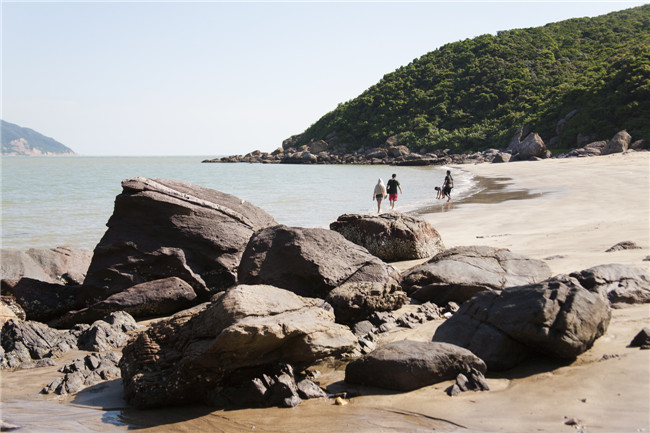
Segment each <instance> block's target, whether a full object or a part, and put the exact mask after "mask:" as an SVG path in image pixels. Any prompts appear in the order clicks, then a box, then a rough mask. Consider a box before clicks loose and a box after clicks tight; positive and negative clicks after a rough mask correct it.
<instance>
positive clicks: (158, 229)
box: [84, 177, 275, 305]
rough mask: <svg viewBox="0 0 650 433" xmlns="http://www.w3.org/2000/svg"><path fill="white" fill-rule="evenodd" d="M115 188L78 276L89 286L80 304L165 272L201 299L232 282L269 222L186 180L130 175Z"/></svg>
mask: <svg viewBox="0 0 650 433" xmlns="http://www.w3.org/2000/svg"><path fill="white" fill-rule="evenodd" d="M122 188H123V191H122V194H120V195H118V196H117V198H116V199H115V208H114V211H113V215H112V216H111V218H110V219H109V221H108V223H107V226H108V230H107V231H106V233H105V234H104V236H103V238H102V239H101V240H100V242H99V244H98V245H97V246H96V247H95V251H94V255H93V259H92V262H91V264H90V268H89V269H88V274H87V276H86V279H85V281H84V286H88V287H92V288H94V290H93V291H92V292H91V293H90V294H89V297H88V299H86V300H85V301H86V305H91V304H93V303H96V302H98V301H101V300H103V299H106V298H107V297H109V296H110V295H112V294H114V293H118V292H121V291H123V290H125V289H128V288H129V287H132V286H134V285H136V284H141V283H144V282H147V281H153V280H159V279H162V278H167V277H178V278H181V279H183V280H185V281H186V282H187V283H188V284H190V285H191V286H192V287H193V288H194V291H195V292H196V294H197V299H199V300H207V299H209V297H210V295H211V294H212V293H213V292H217V291H220V290H223V289H225V288H227V287H230V286H232V285H233V284H235V283H236V281H237V274H236V272H237V266H238V265H239V260H240V258H241V254H242V251H243V250H244V247H245V246H246V243H247V242H248V239H249V238H250V236H251V235H252V234H253V233H254V232H255V231H256V230H258V229H260V228H263V227H267V226H269V225H274V224H275V221H274V220H273V218H272V217H271V216H270V215H268V214H267V213H266V212H264V211H263V210H261V209H259V208H257V207H256V206H253V205H252V204H250V203H248V202H246V201H244V200H240V199H239V198H237V197H235V196H232V195H229V194H225V193H222V192H219V191H215V190H212V189H208V188H203V187H199V186H195V185H192V184H189V183H186V182H181V181H176V180H165V179H157V180H152V179H145V178H141V177H136V178H130V179H126V180H124V181H122Z"/></svg>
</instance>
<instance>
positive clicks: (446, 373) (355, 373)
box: [345, 340, 487, 391]
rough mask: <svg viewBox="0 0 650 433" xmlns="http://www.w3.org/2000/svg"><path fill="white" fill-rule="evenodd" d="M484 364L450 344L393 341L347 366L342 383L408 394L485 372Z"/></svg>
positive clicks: (465, 351) (469, 353)
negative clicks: (425, 387) (465, 375)
mask: <svg viewBox="0 0 650 433" xmlns="http://www.w3.org/2000/svg"><path fill="white" fill-rule="evenodd" d="M486 370H487V368H486V366H485V363H484V362H483V361H482V360H481V359H479V358H478V357H477V356H475V355H474V354H473V353H472V352H470V351H469V350H467V349H463V348H462V347H458V346H455V345H453V344H447V343H438V342H428V341H408V340H403V341H395V342H392V343H388V344H386V345H384V346H382V347H380V348H379V349H377V350H375V351H373V352H371V353H369V354H368V355H365V356H363V357H361V358H357V359H355V360H353V361H351V362H350V363H348V365H347V367H346V368H345V381H346V382H348V383H352V384H359V385H367V386H376V387H379V388H385V389H393V390H396V391H411V390H414V389H417V388H422V387H424V386H428V385H433V384H434V383H438V382H442V381H445V380H450V379H455V378H456V377H457V376H458V375H459V374H463V373H468V374H469V373H470V372H473V371H475V372H478V373H480V374H483V373H485V372H486Z"/></svg>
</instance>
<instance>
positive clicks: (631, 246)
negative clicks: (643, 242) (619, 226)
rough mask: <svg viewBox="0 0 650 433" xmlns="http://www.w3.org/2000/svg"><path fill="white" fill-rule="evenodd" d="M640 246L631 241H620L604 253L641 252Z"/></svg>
mask: <svg viewBox="0 0 650 433" xmlns="http://www.w3.org/2000/svg"><path fill="white" fill-rule="evenodd" d="M641 249H643V248H641V247H640V246H638V245H637V244H636V243H634V242H632V241H622V242H619V243H617V244H616V245H613V246H611V247H609V248H608V249H606V250H605V252H606V253H613V252H615V251H624V250H641Z"/></svg>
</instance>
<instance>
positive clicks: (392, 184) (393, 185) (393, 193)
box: [386, 173, 404, 209]
mask: <svg viewBox="0 0 650 433" xmlns="http://www.w3.org/2000/svg"><path fill="white" fill-rule="evenodd" d="M398 189H399V193H400V194H404V193H403V192H402V187H401V186H400V184H399V181H398V180H397V175H396V174H395V173H393V176H392V178H391V179H390V180H389V181H388V183H387V184H386V190H387V191H388V201H389V202H390V208H391V209H395V202H396V201H397V190H398Z"/></svg>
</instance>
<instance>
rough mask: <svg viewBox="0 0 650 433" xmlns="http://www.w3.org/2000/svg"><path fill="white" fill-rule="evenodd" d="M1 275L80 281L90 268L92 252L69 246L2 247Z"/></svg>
mask: <svg viewBox="0 0 650 433" xmlns="http://www.w3.org/2000/svg"><path fill="white" fill-rule="evenodd" d="M0 257H1V259H0V278H1V279H3V280H20V279H21V278H23V277H27V278H32V279H34V280H39V281H44V282H46V283H56V284H71V285H78V284H81V283H82V282H83V280H84V278H85V276H86V272H87V271H88V266H89V265H90V260H91V258H92V252H91V251H88V250H83V249H74V248H68V247H56V248H30V249H28V250H25V251H22V250H16V249H11V248H3V249H1V250H0Z"/></svg>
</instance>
